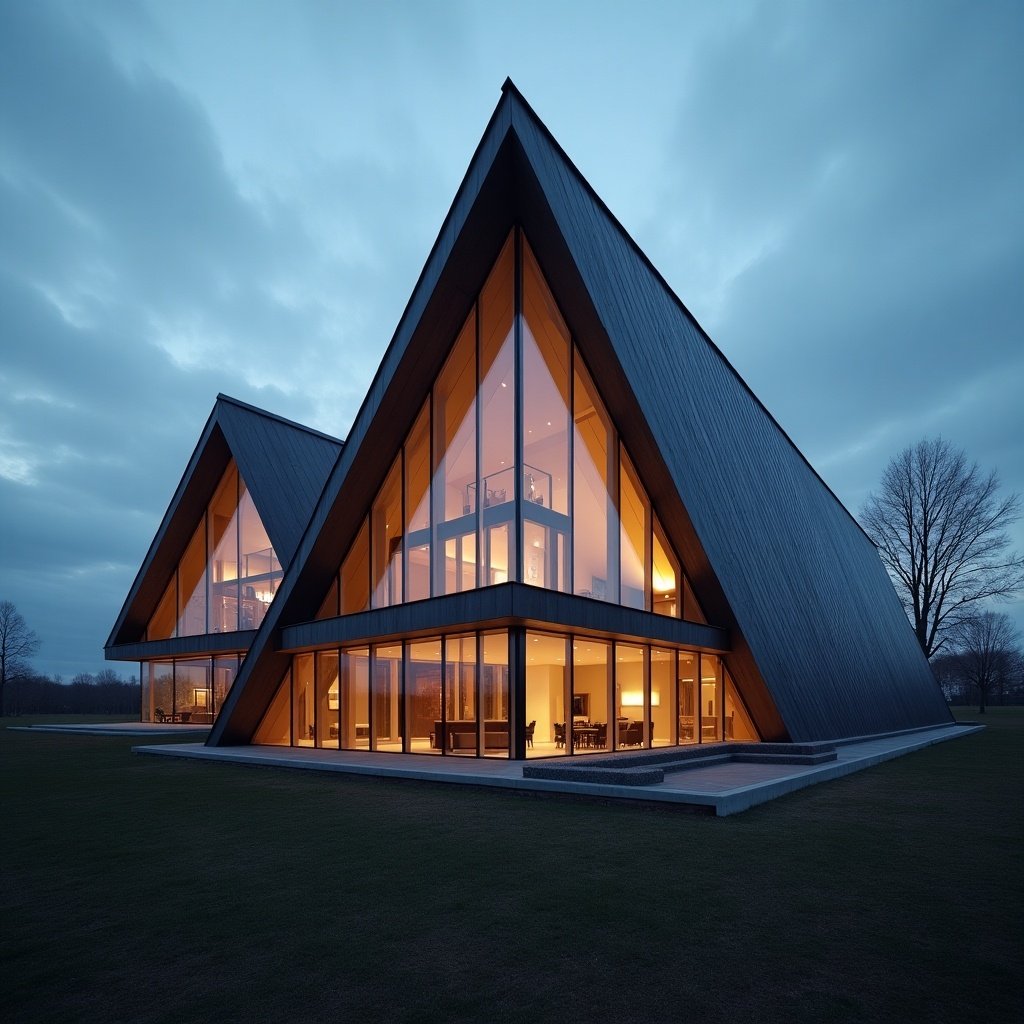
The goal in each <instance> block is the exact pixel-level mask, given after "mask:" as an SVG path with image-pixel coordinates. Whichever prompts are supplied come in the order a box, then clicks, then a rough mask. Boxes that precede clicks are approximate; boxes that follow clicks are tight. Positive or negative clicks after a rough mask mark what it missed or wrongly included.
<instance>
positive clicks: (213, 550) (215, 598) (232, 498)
mask: <svg viewBox="0 0 1024 1024" xmlns="http://www.w3.org/2000/svg"><path fill="white" fill-rule="evenodd" d="M237 511H238V470H237V469H236V468H235V464H234V462H232V463H231V465H230V466H228V468H227V472H225V474H224V476H223V477H222V479H221V482H220V486H219V487H218V488H217V491H216V493H215V494H214V496H213V500H212V501H211V502H210V507H209V511H208V513H207V529H208V531H209V538H208V541H207V550H209V552H210V632H211V633H228V632H232V631H234V630H236V629H238V516H237Z"/></svg>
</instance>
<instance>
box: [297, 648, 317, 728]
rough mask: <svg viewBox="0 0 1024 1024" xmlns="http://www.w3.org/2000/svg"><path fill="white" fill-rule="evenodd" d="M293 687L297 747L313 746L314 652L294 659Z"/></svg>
mask: <svg viewBox="0 0 1024 1024" xmlns="http://www.w3.org/2000/svg"><path fill="white" fill-rule="evenodd" d="M292 687H293V692H292V736H294V737H295V745H296V746H297V747H311V746H313V743H314V741H315V738H316V737H315V732H314V728H315V717H316V712H315V704H314V700H313V655H312V654H296V655H295V657H294V658H293V659H292Z"/></svg>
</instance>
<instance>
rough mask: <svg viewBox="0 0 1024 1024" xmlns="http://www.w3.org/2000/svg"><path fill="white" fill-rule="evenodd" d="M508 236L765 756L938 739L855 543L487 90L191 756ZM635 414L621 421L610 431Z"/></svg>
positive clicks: (919, 672) (301, 605) (642, 273)
mask: <svg viewBox="0 0 1024 1024" xmlns="http://www.w3.org/2000/svg"><path fill="white" fill-rule="evenodd" d="M515 221H519V222H520V223H523V224H524V226H525V227H526V229H527V233H528V235H529V237H530V241H531V244H532V245H533V248H534V251H535V253H536V255H537V257H538V259H539V261H540V263H541V266H542V269H543V270H544V272H545V274H546V276H547V277H548V280H549V283H550V284H551V286H552V289H553V291H554V293H555V295H556V297H557V298H558V300H559V302H560V304H562V305H563V306H564V309H563V312H566V314H567V320H568V321H569V323H570V326H571V327H572V329H573V333H574V335H576V336H577V337H578V339H579V341H580V345H581V347H582V346H583V345H584V342H586V344H587V345H588V346H590V347H588V348H587V349H586V351H585V355H586V356H587V358H588V360H589V361H591V363H592V365H591V370H592V372H593V373H594V375H595V378H596V379H597V383H598V386H599V388H600V387H602V383H604V384H605V386H606V387H607V386H609V385H610V382H612V381H614V382H615V386H614V388H612V390H611V392H610V393H609V392H607V391H606V393H605V395H604V397H605V399H606V402H607V403H608V405H609V407H610V409H611V411H612V412H613V415H615V417H616V420H617V422H619V425H620V427H622V428H624V424H626V423H627V422H632V421H635V420H637V419H639V421H640V422H641V424H642V426H641V427H640V428H638V429H637V430H635V431H634V435H635V436H633V437H627V438H626V439H627V443H628V445H629V447H630V450H631V453H632V454H633V455H634V457H635V458H637V461H638V462H639V461H642V460H643V459H645V458H646V459H647V461H648V463H649V465H652V466H653V465H655V464H659V465H662V466H663V467H664V468H663V470H662V472H663V474H667V476H666V484H665V488H664V489H665V491H666V492H672V491H674V492H675V495H677V496H678V498H679V499H681V501H682V505H683V506H685V515H684V516H683V518H684V519H686V520H687V525H688V526H692V531H693V533H694V534H695V536H696V541H697V543H696V544H695V545H694V548H693V556H691V562H693V561H694V560H695V557H696V555H699V556H700V557H701V558H702V559H703V558H704V557H706V560H707V563H708V564H709V572H708V573H707V574H706V576H707V582H706V584H705V585H706V588H707V589H708V590H715V591H716V592H718V589H719V588H720V592H721V594H722V595H723V596H724V602H725V603H724V605H723V606H722V608H723V614H725V615H726V617H727V618H728V620H729V621H728V624H729V625H730V626H731V627H732V631H733V637H734V641H733V642H734V650H735V651H737V652H742V655H743V656H746V655H747V654H749V656H750V658H752V663H753V664H754V665H756V672H755V673H754V674H756V675H758V676H759V682H762V683H763V686H764V687H765V688H766V689H767V692H768V693H769V694H770V701H768V703H767V705H766V710H765V712H764V715H765V716H766V717H771V716H772V715H775V714H776V713H777V716H778V724H777V725H774V724H773V725H772V727H771V729H770V730H769V731H771V732H773V733H774V734H775V735H772V737H771V738H790V739H792V740H795V741H809V740H819V739H831V738H837V737H841V736H852V735H862V734H871V733H878V732H884V731H893V730H898V729H906V728H914V727H917V726H922V725H928V724H933V723H939V722H948V721H950V714H949V711H948V709H947V707H946V705H945V702H944V701H943V699H942V697H941V694H940V692H939V689H938V686H937V685H936V683H935V680H934V677H933V676H932V673H931V670H930V668H929V666H928V663H927V661H926V660H925V658H924V656H923V655H922V653H921V651H920V648H919V647H918V645H917V641H916V639H915V637H914V634H913V632H912V630H911V628H910V625H909V623H908V621H907V619H906V616H905V614H904V612H903V609H902V607H901V605H900V602H899V600H898V599H897V597H896V594H895V591H894V590H893V587H892V584H891V582H890V580H889V578H888V576H887V574H886V572H885V570H884V568H883V566H882V564H881V561H880V559H879V557H878V553H877V551H876V550H875V548H874V546H873V545H872V543H871V542H870V540H869V539H868V538H867V536H866V535H865V534H864V533H863V531H862V530H861V529H860V527H859V526H858V525H857V523H856V521H855V520H854V519H853V517H852V516H850V514H849V513H848V512H847V510H846V509H845V508H844V507H843V506H842V504H841V503H840V502H839V501H838V499H837V498H836V497H835V495H834V494H833V493H832V492H831V491H830V490H829V489H828V487H827V486H826V485H825V484H824V483H823V481H822V480H821V479H820V478H819V477H818V475H817V474H816V473H815V472H814V470H813V469H812V468H811V467H810V465H809V464H808V462H807V460H806V459H805V458H804V457H803V456H802V454H801V453H800V452H799V451H798V450H797V448H796V446H795V445H794V444H793V443H792V441H791V440H790V439H789V438H788V437H787V436H786V434H785V432H784V431H783V430H782V429H781V428H780V427H779V425H778V424H777V423H776V422H775V420H774V419H773V418H772V417H771V416H770V414H769V413H768V412H767V410H766V409H765V408H764V407H763V405H762V404H761V403H760V402H759V401H758V400H757V399H756V397H755V396H754V395H753V393H752V392H751V391H750V389H749V388H748V387H747V386H746V385H745V384H744V383H743V381H742V380H741V379H740V377H739V375H738V374H737V373H736V372H735V370H734V369H733V368H732V367H731V366H730V365H729V363H728V361H727V360H726V359H725V358H724V356H723V355H722V353H721V352H720V351H719V350H718V349H717V348H716V347H715V345H714V344H713V343H712V342H711V341H710V339H709V338H708V337H707V335H706V334H705V333H704V332H703V330H702V329H701V328H700V326H699V325H698V324H697V322H696V320H695V319H694V318H693V317H692V316H691V314H690V313H689V312H688V311H687V309H686V308H685V306H684V305H683V304H682V303H681V302H680V301H679V299H678V298H677V297H676V296H675V295H674V293H673V292H672V290H671V289H670V288H669V287H668V285H667V284H666V283H665V281H664V280H663V279H662V278H661V276H660V275H659V274H658V273H657V271H656V270H655V269H654V268H653V266H652V265H651V264H650V262H649V261H648V260H647V258H646V257H645V256H644V254H643V253H642V252H641V251H640V249H639V247H638V246H637V245H636V244H635V242H633V241H632V239H630V237H629V236H628V234H627V233H626V232H625V230H624V229H623V228H622V226H621V225H620V224H619V223H618V222H617V221H616V220H615V218H614V217H613V216H612V215H611V214H610V213H609V211H608V210H607V208H606V207H605V206H604V204H603V203H602V202H601V200H600V199H599V198H598V197H597V195H596V194H595V193H594V191H593V189H592V188H591V187H590V186H589V184H588V183H587V182H586V181H585V180H584V178H583V177H582V175H581V174H580V173H579V172H578V171H577V169H576V168H575V167H574V166H573V164H572V162H571V161H570V160H569V159H568V157H567V156H566V155H565V153H564V152H563V151H562V150H561V148H560V147H559V146H558V144H557V143H556V142H555V141H554V139H553V138H552V136H551V135H550V133H549V132H548V131H547V129H546V128H545V127H544V125H543V124H541V122H540V121H539V119H538V118H537V117H536V115H535V114H534V113H533V111H532V110H531V109H530V107H529V106H528V104H527V103H526V102H525V100H524V99H523V98H522V96H521V95H520V94H519V92H518V90H516V88H515V87H514V86H513V85H512V83H511V82H506V83H505V86H504V88H503V96H502V99H501V100H500V102H499V103H498V106H497V108H496V110H495V112H494V114H493V115H492V117H491V120H490V122H489V124H488V126H487V129H486V130H485V132H484V136H483V138H482V140H481V142H480V144H479V146H478V148H477V151H476V153H475V154H474V157H473V160H472V162H471V164H470V167H469V170H468V171H467V174H466V177H465V179H464V180H463V182H462V185H461V186H460V188H459V191H458V193H457V194H456V197H455V201H454V203H453V205H452V207H451V210H450V211H449V213H448V216H447V217H446V219H445V222H444V224H443V226H442V228H441V232H440V234H439V236H438V238H437V241H436V242H435V243H434V246H433V249H432V250H431V252H430V255H429V256H428V259H427V262H426V265H425V266H424V269H423V272H422V273H421V275H420V279H419V281H418V282H417V285H416V288H415V290H414V291H413V294H412V297H411V298H410V300H409V304H408V306H407V307H406V310H405V313H404V314H403V317H402V320H401V321H400V323H399V325H398V329H397V331H396V333H395V336H394V338H393V339H392V341H391V344H390V346H389V347H388V350H387V352H386V353H385V355H384V359H383V360H382V362H381V365H380V368H379V369H378V372H377V375H376V376H375V378H374V381H373V383H372V384H371V387H370V390H369V392H368V394H367V396H366V399H365V400H364V403H363V406H362V408H361V409H360V411H359V414H358V415H357V417H356V420H355V422H354V424H353V427H352V431H351V433H350V435H349V439H348V444H347V445H346V447H345V449H344V450H343V451H342V454H341V456H340V457H339V459H338V462H337V465H336V466H335V468H334V471H333V473H332V474H331V478H330V480H329V481H328V482H327V485H326V486H325V488H324V494H323V497H322V500H321V502H320V504H319V505H318V507H317V509H316V511H315V512H314V513H313V517H312V520H311V522H310V525H309V527H308V529H307V531H306V534H305V535H304V537H303V539H302V541H301V543H300V545H299V549H298V552H297V554H296V558H295V561H294V563H293V565H292V567H291V568H290V570H289V571H288V572H287V573H286V576H285V580H284V582H283V584H282V587H281V591H280V592H279V595H278V598H277V600H275V602H274V605H273V606H272V607H271V609H270V612H269V614H268V616H267V618H266V619H265V621H264V624H263V626H262V628H261V630H260V631H259V633H258V634H257V637H256V639H255V641H254V643H253V646H252V649H251V651H250V656H249V658H248V659H247V661H246V663H245V665H244V666H243V668H242V671H241V673H240V675H239V677H238V679H237V681H236V683H235V685H234V687H233V688H232V691H231V694H230V695H229V698H228V701H227V703H226V705H225V708H224V711H223V712H222V714H221V716H220V717H219V719H218V721H217V723H216V724H215V726H214V729H213V731H212V733H211V736H210V740H209V742H210V743H211V744H217V743H231V742H246V741H247V740H248V739H249V737H250V736H251V734H252V732H253V730H254V729H255V726H256V724H257V723H258V720H259V717H260V716H261V715H262V712H263V710H264V709H265V708H266V706H267V703H268V702H269V700H270V699H271V697H272V694H273V691H274V689H275V688H276V685H277V683H278V682H279V680H280V678H281V675H282V672H283V668H284V666H285V665H286V662H287V658H286V656H285V655H282V654H281V653H280V652H277V651H276V650H275V649H274V643H273V642H272V640H271V638H272V637H273V636H274V635H275V633H276V631H277V630H278V628H279V627H281V626H283V625H288V624H291V623H294V622H297V621H301V620H302V619H308V618H311V617H312V614H313V612H315V602H316V601H318V600H319V598H320V597H322V595H323V592H324V590H325V589H326V585H327V583H328V581H329V579H330V575H331V572H332V571H334V570H336V567H337V559H338V556H339V555H340V551H339V550H337V549H338V548H339V547H341V546H343V545H344V544H345V543H347V537H348V536H350V535H351V532H352V531H353V530H354V528H355V527H354V523H355V521H356V520H355V518H354V517H353V516H352V515H349V514H348V513H347V506H349V505H353V506H358V507H357V508H356V512H357V513H358V515H359V516H361V514H362V510H363V509H365V507H366V504H367V501H366V499H365V495H364V493H363V492H364V491H365V490H366V486H367V481H366V480H364V479H363V478H364V477H365V476H366V475H367V473H368V472H371V469H370V467H372V462H370V461H369V460H368V458H367V457H366V453H364V452H363V451H362V450H361V449H362V448H363V442H364V440H366V439H367V435H368V434H370V435H371V439H372V440H373V441H378V440H379V437H380V431H381V429H382V428H381V427H380V424H381V423H382V422H386V421H388V420H389V419H393V418H399V417H400V416H403V415H404V416H405V418H406V420H408V419H410V418H411V416H412V415H414V413H415V408H416V403H415V402H411V401H410V399H409V398H408V397H406V396H405V391H406V390H407V389H408V388H409V386H410V382H411V381H413V380H415V373H414V372H413V371H416V370H418V371H419V374H420V377H422V378H424V383H423V386H424V387H427V386H429V382H430V379H432V377H431V374H433V373H436V372H437V365H438V364H437V360H436V359H435V361H434V362H431V356H430V352H429V349H430V348H431V347H435V346H436V345H437V343H438V339H439V338H444V340H445V343H446V344H447V342H448V341H450V339H451V337H453V336H454V330H455V329H457V326H458V321H459V318H460V317H462V316H464V315H465V312H466V308H467V306H466V302H467V301H468V300H467V299H466V298H465V297H466V296H469V295H472V294H475V289H476V288H478V287H479V284H480V283H481V278H482V275H483V274H484V273H485V272H486V270H487V269H488V268H489V266H490V260H492V259H493V257H494V256H495V255H496V253H497V246H498V245H500V243H501V241H502V240H503V239H504V235H505V233H506V232H507V230H508V228H509V226H510V225H511V224H512V223H513V222H515ZM473 260H476V263H477V264H478V267H477V271H476V273H477V275H478V276H477V277H476V278H475V279H474V278H473V277H472V271H471V270H470V269H468V268H470V267H471V265H472V264H473ZM460 297H461V302H460ZM446 308H451V310H452V312H451V313H450V315H449V318H448V320H445V319H444V315H445V314H444V310H445V309H446ZM441 357H443V353H442V355H441ZM441 357H438V358H441ZM598 371H601V372H598ZM417 397H419V398H420V400H421V397H422V396H417ZM403 407H404V411H403ZM636 410H638V411H639V413H640V415H639V416H638V417H637V416H630V415H628V414H629V413H630V412H632V411H636ZM403 429H404V424H403ZM624 433H625V430H624ZM367 446H368V447H372V444H371V443H368V445H367ZM382 450H383V447H382ZM394 450H395V448H394V447H391V448H390V449H389V450H388V455H387V456H385V458H387V457H390V453H391V452H393V451H394ZM648 450H649V452H650V453H653V454H652V455H647V454H645V452H647V451H648ZM659 460H660V462H659ZM372 472H376V470H375V469H374V470H372ZM381 472H382V471H381ZM656 478H657V473H653V474H652V473H651V472H648V474H647V477H646V479H647V480H648V483H649V484H650V483H651V481H652V480H655V479H656ZM377 482H379V481H376V480H370V481H369V484H370V485H372V486H376V483H377ZM653 491H654V492H655V493H652V497H655V498H656V499H657V497H658V494H657V493H656V492H657V488H656V487H655V488H653ZM675 495H672V496H671V497H674V496H675ZM371 496H372V495H371ZM346 499H347V500H346ZM665 500H670V498H669V497H666V498H665ZM346 531H347V532H346ZM687 554H688V553H687V552H684V556H686V555H687ZM698 596H700V597H701V598H702V599H704V597H705V595H704V594H701V593H699V595H698ZM738 657H739V655H738ZM747 685H749V683H748V684H747ZM746 695H747V694H746V693H745V696H746ZM772 703H773V704H774V707H773V708H772V707H771V706H770V705H771V704H772ZM769 713H770V714H769ZM764 720H765V719H764V718H762V721H764Z"/></svg>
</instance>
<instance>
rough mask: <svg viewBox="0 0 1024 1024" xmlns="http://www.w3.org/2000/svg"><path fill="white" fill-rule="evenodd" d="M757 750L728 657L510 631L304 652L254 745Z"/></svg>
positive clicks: (492, 753)
mask: <svg viewBox="0 0 1024 1024" xmlns="http://www.w3.org/2000/svg"><path fill="white" fill-rule="evenodd" d="M517 666H518V667H517ZM757 739H758V735H757V731H756V729H755V728H754V726H753V724H752V722H751V720H750V717H749V715H748V714H747V711H746V708H745V707H744V706H743V702H742V700H741V698H740V696H739V694H738V692H737V690H736V688H735V686H734V684H733V681H732V679H731V677H730V675H729V672H728V669H727V666H726V664H725V661H724V659H723V658H722V657H721V656H720V655H718V654H712V653H706V652H700V651H696V650H688V649H685V648H677V647H669V646H664V645H656V644H649V643H644V642H643V641H641V640H637V641H628V642H627V641H620V640H606V639H600V638H596V637H593V636H586V635H582V634H565V633H555V632H546V631H538V630H522V629H512V630H498V631H471V632H459V633H450V634H444V635H440V636H436V637H427V638H416V639H410V640H406V641H401V642H389V643H380V644H367V645H363V646H357V647H342V648H331V649H327V650H318V651H312V652H306V653H300V654H294V655H293V656H292V659H291V666H290V668H289V670H288V672H287V673H286V675H285V677H284V679H283V680H282V683H281V685H280V687H279V689H278V691H277V694H276V695H275V697H274V699H273V701H272V702H271V705H270V707H269V709H268V710H267V713H266V714H265V715H264V717H263V720H262V722H261V724H260V726H259V728H258V729H257V731H256V734H255V736H254V737H253V742H254V743H261V744H273V745H281V746H306V747H322V748H327V749H342V750H381V751H389V752H394V753H416V754H426V755H433V756H439V757H440V756H455V757H502V758H508V757H514V756H516V750H517V749H518V750H520V751H521V753H522V756H525V757H528V758H532V757H560V756H567V755H573V754H597V753H608V752H610V751H615V750H643V749H646V748H653V747H666V746H673V745H676V744H694V743H714V742H720V741H722V740H727V741H728V740H747V741H749V740H757Z"/></svg>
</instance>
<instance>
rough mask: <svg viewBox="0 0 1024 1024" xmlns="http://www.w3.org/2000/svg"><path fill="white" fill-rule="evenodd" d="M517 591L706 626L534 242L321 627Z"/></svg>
mask: <svg viewBox="0 0 1024 1024" xmlns="http://www.w3.org/2000/svg"><path fill="white" fill-rule="evenodd" d="M509 580H519V581H521V582H523V583H527V584H530V585H533V586H538V587H545V588H548V589H551V590H558V591H562V592H564V593H573V594H576V595H578V596H581V597H587V598H592V599H595V600H599V601H608V602H611V603H613V604H621V605H624V606H627V607H633V608H638V609H642V610H646V611H653V612H656V613H658V614H663V615H669V616H673V617H676V618H679V617H683V618H687V619H690V620H693V621H697V622H704V621H705V620H704V617H703V615H702V614H701V611H700V608H699V607H698V606H697V603H696V600H695V599H694V597H693V592H692V590H691V589H690V587H689V584H688V582H687V581H686V579H685V577H684V574H683V570H682V566H681V563H680V560H679V558H678V557H677V555H676V554H675V552H674V551H673V549H672V546H671V544H670V543H669V541H668V538H667V537H666V535H665V532H664V530H663V529H662V526H661V524H660V522H659V520H658V518H657V515H656V514H655V512H654V510H653V509H652V507H651V503H650V500H649V498H648V496H647V492H646V490H645V488H644V486H643V484H642V482H641V481H640V479H639V477H638V475H637V473H636V470H635V469H634V467H633V463H632V461H631V460H630V458H629V455H628V453H627V451H626V449H625V447H624V446H623V445H622V444H621V443H620V441H619V438H618V434H617V431H616V429H615V426H614V424H613V423H612V421H611V418H610V416H609V415H608V412H607V410H606V408H605V405H604V403H603V402H602V400H601V396H600V393H599V390H598V387H597V386H596V384H595V382H594V380H593V379H592V377H591V375H590V373H589V371H588V369H587V366H586V364H585V362H584V359H583V357H582V355H581V353H580V350H579V347H578V345H577V344H576V343H575V341H574V339H573V338H572V336H571V334H570V332H569V329H568V327H567V326H566V324H565V321H564V319H563V318H562V315H561V312H560V311H559V308H558V305H557V303H556V302H555V299H554V297H553V296H552V294H551V291H550V289H549V288H548V286H547V283H546V281H545V279H544V275H543V273H542V272H541V270H540V267H539V265H538V263H537V261H536V259H535V257H534V255H533V252H532V250H531V248H530V245H529V243H528V242H527V240H526V237H525V235H524V234H523V233H522V231H521V230H519V229H515V230H513V231H512V233H511V234H510V235H509V237H508V239H507V240H506V241H505V244H504V246H503V247H502V250H501V253H500V254H499V256H498V258H497V260H496V261H495V264H494V266H493V268H492V270H491V272H490V274H489V276H488V278H487V281H486V282H485V284H484V286H483V288H482V289H481V291H480V294H479V295H478V296H477V299H476V301H475V302H474V304H473V307H472V308H471V309H470V311H469V313H468V315H467V317H466V320H465V322H464V324H463V327H462V329H461V330H460V331H459V333H458V336H457V337H456V338H455V340H454V343H453V345H452V348H451V350H450V352H449V354H448V357H447V360H446V361H445V363H444V366H443V367H442V369H441V372H440V374H439V375H438V377H437V380H436V382H435V384H434V386H433V388H432V389H431V393H430V395H429V397H428V398H427V400H426V401H425V402H424V404H423V406H422V408H421V409H420V412H419V414H418V416H417V418H416V420H415V422H414V424H413V427H412V429H411V430H410V431H409V434H408V436H407V438H406V441H405V443H404V445H403V447H402V450H401V451H400V452H399V453H398V454H397V455H396V457H395V459H394V461H393V462H392V464H391V466H390V469H389V471H388V474H387V476H386V477H385V480H384V483H383V485H382V486H381V488H380V490H379V492H378V494H377V497H376V499H375V500H374V502H373V504H372V507H371V509H370V511H369V513H368V515H367V516H366V519H365V520H364V522H363V524H362V526H361V528H360V530H359V532H358V534H357V536H356V539H355V541H354V542H353V544H352V545H351V547H350V549H349V551H348V553H347V554H346V556H345V558H344V560H343V562H342V565H341V570H340V573H339V575H338V578H337V580H336V582H335V584H334V585H333V586H332V588H331V590H330V592H329V593H328V595H327V597H326V599H325V600H324V602H323V605H322V607H321V609H320V612H319V615H318V617H320V618H327V617H331V616H334V615H339V614H341V615H348V614H352V613H355V612H360V611H365V610H367V609H369V608H383V607H387V606H389V605H395V604H401V603H403V602H407V601H417V600H422V599H425V598H428V597H438V596H442V595H445V594H454V593H459V592H462V591H466V590H472V589H475V588H477V587H485V586H490V585H493V584H498V583H505V582H507V581H509Z"/></svg>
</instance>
